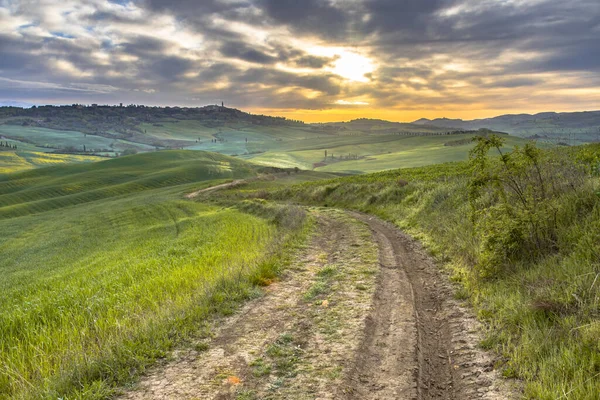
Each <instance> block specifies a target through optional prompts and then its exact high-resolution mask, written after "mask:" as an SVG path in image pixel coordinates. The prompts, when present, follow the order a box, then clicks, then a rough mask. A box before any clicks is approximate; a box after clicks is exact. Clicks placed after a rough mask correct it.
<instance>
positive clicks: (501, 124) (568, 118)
mask: <svg viewBox="0 0 600 400" xmlns="http://www.w3.org/2000/svg"><path fill="white" fill-rule="evenodd" d="M413 123H414V124H417V125H426V126H437V127H446V128H454V129H466V130H471V129H481V128H487V129H491V130H495V131H500V132H507V133H510V134H511V135H516V136H519V137H524V138H534V139H543V140H546V141H552V142H554V143H558V142H564V143H567V144H569V145H573V144H579V143H586V142H598V141H600V111H584V112H570V113H569V112H565V113H555V112H544V113H539V114H534V115H531V114H515V115H501V116H498V117H494V118H485V119H476V120H471V121H463V120H462V119H448V118H437V119H433V120H431V119H426V118H422V119H419V120H417V121H414V122H413Z"/></svg>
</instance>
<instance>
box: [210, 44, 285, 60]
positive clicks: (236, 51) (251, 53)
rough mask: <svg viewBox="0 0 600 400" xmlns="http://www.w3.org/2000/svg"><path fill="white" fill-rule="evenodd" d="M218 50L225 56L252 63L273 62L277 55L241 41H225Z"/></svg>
mask: <svg viewBox="0 0 600 400" xmlns="http://www.w3.org/2000/svg"><path fill="white" fill-rule="evenodd" d="M219 50H220V51H221V54H223V55H224V56H226V57H232V58H237V59H240V60H244V61H248V62H252V63H257V64H275V63H276V62H277V57H274V56H271V55H268V54H266V53H265V52H263V51H260V50H257V49H255V48H252V47H250V46H249V45H248V44H246V43H243V42H226V43H225V44H223V45H222V46H221V47H220V49H219Z"/></svg>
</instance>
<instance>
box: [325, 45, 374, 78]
mask: <svg viewBox="0 0 600 400" xmlns="http://www.w3.org/2000/svg"><path fill="white" fill-rule="evenodd" d="M337 56H338V59H337V60H336V61H335V63H334V66H333V67H332V68H331V72H333V73H334V74H337V75H339V76H341V77H342V78H346V79H348V80H350V81H355V82H368V81H369V78H367V77H366V76H365V75H366V74H369V73H371V72H373V71H374V70H375V66H374V64H373V61H371V60H370V59H369V58H367V57H365V56H362V55H360V54H358V53H354V52H350V51H347V50H343V51H341V52H339V53H338V54H337Z"/></svg>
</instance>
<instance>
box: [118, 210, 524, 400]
mask: <svg viewBox="0 0 600 400" xmlns="http://www.w3.org/2000/svg"><path fill="white" fill-rule="evenodd" d="M317 216H318V221H319V223H318V228H317V232H316V234H315V236H314V237H313V240H312V242H311V244H310V246H308V247H307V249H306V250H304V251H303V252H302V254H300V255H299V257H298V259H297V261H296V262H295V264H294V265H292V266H291V268H289V270H288V272H286V274H285V275H284V277H283V278H282V281H281V282H280V283H276V284H275V285H273V286H271V287H269V288H268V290H267V292H266V294H265V296H263V297H261V298H259V299H257V300H253V301H251V302H250V303H249V304H247V305H246V306H245V307H244V308H243V310H242V311H241V312H239V313H238V314H236V315H235V316H233V317H230V318H228V319H226V320H225V321H216V322H215V324H214V334H213V339H212V340H210V341H209V342H208V351H205V352H199V351H196V350H182V351H180V352H178V353H176V354H175V355H174V359H173V360H172V361H171V362H170V363H169V364H167V365H166V366H162V367H159V368H157V369H156V370H155V371H153V372H152V373H150V374H149V375H148V376H147V377H146V378H145V379H144V380H143V381H142V382H141V384H140V386H139V388H138V389H137V390H135V391H132V392H130V393H128V394H126V395H125V397H124V398H125V399H130V400H137V399H240V400H242V399H349V400H350V399H381V400H383V399H418V400H426V399H457V400H459V399H480V398H481V399H494V400H500V399H510V398H516V396H514V393H515V391H514V390H513V389H511V388H510V387H509V385H508V383H506V382H505V381H503V380H501V379H499V378H498V376H497V373H496V372H495V371H494V370H493V368H492V367H493V362H494V360H493V359H492V357H490V356H489V355H488V354H486V353H485V352H483V351H482V350H480V349H479V348H478V347H477V343H478V341H479V340H480V334H479V330H480V328H479V325H478V323H477V322H476V320H475V319H474V318H473V317H472V316H470V315H469V312H468V311H467V310H466V309H464V308H463V307H462V306H461V305H460V304H459V303H458V302H457V301H455V300H453V296H452V287H451V286H450V284H449V283H448V279H447V277H446V276H444V275H443V274H442V273H441V272H440V270H439V268H438V267H436V266H435V265H434V264H433V262H432V261H431V260H430V259H429V258H428V256H427V255H426V254H425V252H424V251H423V250H422V249H421V248H420V246H419V245H418V244H417V243H416V242H415V241H413V240H412V239H411V238H409V237H408V236H406V235H404V234H402V233H401V232H399V231H398V230H397V229H395V228H394V227H393V226H391V225H389V224H387V223H385V222H383V221H381V220H378V219H376V218H374V217H371V216H367V215H362V214H355V213H352V214H350V215H348V214H343V213H341V212H337V211H320V212H319V213H317ZM358 221H362V222H364V223H365V224H366V225H365V224H363V223H361V222H358Z"/></svg>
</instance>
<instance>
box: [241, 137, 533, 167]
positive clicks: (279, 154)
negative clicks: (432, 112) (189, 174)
mask: <svg viewBox="0 0 600 400" xmlns="http://www.w3.org/2000/svg"><path fill="white" fill-rule="evenodd" d="M475 136H476V135H475V134H460V135H442V136H399V135H372V136H333V137H325V138H320V139H310V140H298V141H294V142H291V143H283V144H281V145H280V147H279V148H277V149H273V150H271V151H268V152H266V153H264V154H259V155H256V156H249V157H244V158H249V159H250V160H252V161H253V162H256V163H260V164H265V165H274V166H278V167H285V168H290V167H295V166H298V167H299V168H304V169H312V168H313V164H315V163H321V162H324V161H325V150H327V157H328V158H327V160H326V161H325V163H326V164H327V165H322V166H318V167H317V168H315V170H316V171H323V172H341V173H349V174H360V173H368V172H379V171H384V170H388V169H397V168H411V167H420V166H424V165H430V164H440V163H445V162H452V161H464V160H466V159H467V158H468V155H469V150H470V149H471V148H473V143H471V142H470V139H472V138H473V137H475ZM453 142H459V143H461V144H458V145H452V146H446V145H445V144H446V143H453ZM463 142H464V143H463ZM526 143H528V141H527V140H525V139H521V138H517V137H514V136H508V137H507V143H506V146H505V148H504V150H509V149H511V148H513V147H514V146H523V145H525V144H526ZM332 156H333V158H332ZM354 156H358V159H354Z"/></svg>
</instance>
